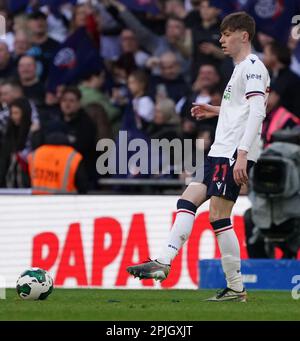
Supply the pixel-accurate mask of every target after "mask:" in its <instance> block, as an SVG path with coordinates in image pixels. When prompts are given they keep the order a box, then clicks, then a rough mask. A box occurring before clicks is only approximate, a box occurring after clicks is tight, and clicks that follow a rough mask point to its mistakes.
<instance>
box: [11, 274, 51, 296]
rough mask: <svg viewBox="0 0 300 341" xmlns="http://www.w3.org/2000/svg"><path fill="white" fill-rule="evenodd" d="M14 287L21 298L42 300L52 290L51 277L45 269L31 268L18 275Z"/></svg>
mask: <svg viewBox="0 0 300 341" xmlns="http://www.w3.org/2000/svg"><path fill="white" fill-rule="evenodd" d="M16 289H17V293H18V295H19V297H20V298H22V299H23V300H44V299H46V298H47V297H48V296H49V295H50V294H51V292H52V291H53V279H52V278H51V276H50V275H49V274H48V272H47V271H45V270H43V269H39V268H31V269H28V270H26V271H24V272H23V273H22V274H21V275H20V277H19V278H18V280H17V287H16Z"/></svg>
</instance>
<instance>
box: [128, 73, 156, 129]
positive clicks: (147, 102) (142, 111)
mask: <svg viewBox="0 0 300 341" xmlns="http://www.w3.org/2000/svg"><path fill="white" fill-rule="evenodd" d="M147 87H148V77H147V74H146V73H145V72H144V71H142V70H136V71H134V72H132V73H131V74H130V75H129V77H128V89H129V91H130V93H131V95H132V97H133V100H132V106H133V112H134V115H135V125H136V128H137V129H139V130H146V128H147V126H148V124H149V123H150V122H151V121H153V117H154V102H153V101H152V99H151V97H150V96H147V94H146V90H147Z"/></svg>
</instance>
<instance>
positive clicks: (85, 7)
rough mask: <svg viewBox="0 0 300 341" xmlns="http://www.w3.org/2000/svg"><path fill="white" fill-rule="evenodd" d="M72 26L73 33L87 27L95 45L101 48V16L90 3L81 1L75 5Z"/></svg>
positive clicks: (71, 31)
mask: <svg viewBox="0 0 300 341" xmlns="http://www.w3.org/2000/svg"><path fill="white" fill-rule="evenodd" d="M70 26H71V30H70V33H71V34H72V33H73V32H75V31H76V30H77V29H78V28H82V27H85V28H86V31H87V32H88V33H89V35H90V37H91V38H92V40H93V42H94V44H95V46H97V48H100V31H101V16H100V14H99V13H98V12H97V11H96V10H95V8H94V7H93V6H92V5H91V4H90V3H88V2H87V3H79V4H77V5H76V6H75V7H74V11H73V17H72V21H71V24H70Z"/></svg>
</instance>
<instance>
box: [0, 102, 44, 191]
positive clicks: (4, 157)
mask: <svg viewBox="0 0 300 341" xmlns="http://www.w3.org/2000/svg"><path fill="white" fill-rule="evenodd" d="M31 117H32V114H31V107H30V104H29V102H28V100H27V99H26V98H18V99H16V100H14V101H13V102H12V103H11V104H10V106H9V120H8V125H7V129H6V132H5V135H4V138H3V143H2V146H1V151H0V187H7V188H24V187H29V177H28V170H27V156H28V153H29V152H30V151H31V149H32V146H31V138H32V134H33V133H34V132H35V131H36V130H37V129H38V126H37V125H36V124H32V120H31Z"/></svg>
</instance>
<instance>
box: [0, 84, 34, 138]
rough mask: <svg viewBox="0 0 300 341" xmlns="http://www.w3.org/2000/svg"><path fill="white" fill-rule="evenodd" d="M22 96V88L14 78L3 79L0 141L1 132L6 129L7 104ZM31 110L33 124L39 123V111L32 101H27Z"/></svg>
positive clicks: (0, 93) (0, 97) (0, 92)
mask: <svg viewBox="0 0 300 341" xmlns="http://www.w3.org/2000/svg"><path fill="white" fill-rule="evenodd" d="M23 96H24V93H23V89H22V86H21V84H20V83H18V82H16V81H14V80H7V81H4V82H3V83H2V85H1V88H0V101H1V107H2V109H1V111H0V141H1V138H2V137H3V134H4V133H5V131H6V128H7V124H8V119H9V105H10V104H11V103H12V102H13V101H14V100H16V99H18V98H22V97H23ZM29 103H30V106H31V112H32V118H31V119H32V122H33V123H34V124H35V125H38V124H39V113H38V112H37V109H36V107H35V105H34V103H32V102H29Z"/></svg>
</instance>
